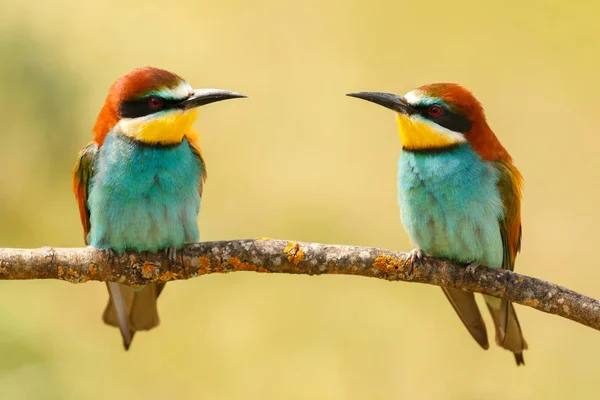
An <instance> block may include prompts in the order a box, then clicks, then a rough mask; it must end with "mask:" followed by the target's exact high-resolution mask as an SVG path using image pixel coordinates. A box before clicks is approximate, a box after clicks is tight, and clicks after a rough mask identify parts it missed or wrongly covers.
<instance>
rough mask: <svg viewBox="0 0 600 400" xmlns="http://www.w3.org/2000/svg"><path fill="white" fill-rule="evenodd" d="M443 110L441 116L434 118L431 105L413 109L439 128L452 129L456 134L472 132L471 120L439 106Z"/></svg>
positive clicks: (418, 106)
mask: <svg viewBox="0 0 600 400" xmlns="http://www.w3.org/2000/svg"><path fill="white" fill-rule="evenodd" d="M438 106H439V107H441V108H442V109H443V111H444V112H442V113H441V115H440V116H433V115H431V113H430V112H429V107H430V105H422V106H420V105H417V106H413V108H414V109H415V110H416V111H417V113H419V114H421V116H422V117H423V118H427V119H428V120H430V121H432V122H435V123H436V124H438V125H439V126H443V127H444V128H446V129H450V130H451V131H454V132H460V133H463V134H464V133H467V132H469V131H470V130H471V120H470V119H469V118H468V117H467V116H466V115H462V114H458V113H455V112H453V111H451V110H449V109H448V108H446V107H444V106H442V105H439V104H438Z"/></svg>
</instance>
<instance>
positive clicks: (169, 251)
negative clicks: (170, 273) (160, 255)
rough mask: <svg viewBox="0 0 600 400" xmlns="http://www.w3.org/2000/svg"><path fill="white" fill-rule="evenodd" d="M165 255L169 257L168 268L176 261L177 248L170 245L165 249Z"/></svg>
mask: <svg viewBox="0 0 600 400" xmlns="http://www.w3.org/2000/svg"><path fill="white" fill-rule="evenodd" d="M165 255H166V256H167V258H168V259H169V268H171V267H173V266H174V265H175V264H176V263H177V248H175V247H173V246H171V247H167V248H166V249H165Z"/></svg>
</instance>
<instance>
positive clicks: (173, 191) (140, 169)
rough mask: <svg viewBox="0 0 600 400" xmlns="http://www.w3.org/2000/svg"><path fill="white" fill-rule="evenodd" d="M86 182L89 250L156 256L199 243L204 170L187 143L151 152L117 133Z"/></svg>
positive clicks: (109, 137)
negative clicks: (145, 253)
mask: <svg viewBox="0 0 600 400" xmlns="http://www.w3.org/2000/svg"><path fill="white" fill-rule="evenodd" d="M94 171H95V173H94V177H93V179H92V180H91V182H90V187H89V196H88V200H87V202H88V207H89V209H90V210H92V212H91V215H90V226H91V230H90V232H89V236H88V239H89V244H90V245H92V246H95V247H98V248H100V249H112V250H114V251H116V252H122V251H125V250H127V249H131V250H135V251H152V252H155V251H158V250H161V249H164V248H167V247H175V248H179V247H182V246H183V244H184V243H185V242H195V241H197V240H198V236H199V232H198V221H197V216H198V212H199V209H200V194H199V192H198V187H199V184H200V180H201V179H202V177H203V176H204V171H203V165H202V163H201V162H199V160H198V158H197V156H196V154H195V153H194V151H193V150H192V148H191V146H190V145H189V143H188V142H187V141H186V140H185V139H184V140H183V142H182V143H181V144H179V145H175V146H170V147H164V146H149V145H144V144H141V143H139V142H136V141H133V140H131V139H129V138H127V137H125V136H124V135H121V134H119V133H117V132H111V133H109V134H108V135H107V136H106V139H105V141H104V144H103V145H102V147H100V149H99V150H98V154H97V155H96V160H95V165H94Z"/></svg>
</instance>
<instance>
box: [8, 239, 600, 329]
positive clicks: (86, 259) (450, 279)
mask: <svg viewBox="0 0 600 400" xmlns="http://www.w3.org/2000/svg"><path fill="white" fill-rule="evenodd" d="M406 259H407V253H400V252H393V251H386V250H381V249H377V248H374V247H359V246H341V245H327V244H318V243H304V242H295V241H286V240H273V239H266V238H264V239H255V240H252V239H249V240H232V241H220V242H203V243H194V244H188V245H186V246H185V248H184V249H183V250H181V251H179V252H178V254H177V261H176V262H175V263H170V262H169V260H168V257H167V255H166V254H163V253H157V254H152V253H148V254H146V253H140V254H137V253H125V254H122V255H117V256H114V257H111V256H109V255H108V254H106V253H104V252H102V251H100V250H97V249H95V248H92V247H86V248H51V247H43V248H40V249H10V248H6V249H1V248H0V279H60V280H64V281H68V282H72V283H81V282H87V281H113V282H121V283H126V284H130V285H143V284H147V283H150V282H167V281H173V280H179V279H189V278H194V277H197V276H200V275H206V274H212V273H227V272H235V271H254V272H266V273H287V274H305V275H321V274H343V275H358V276H366V277H371V278H379V279H386V280H388V281H407V282H418V283H426V284H429V285H437V286H444V287H452V288H458V289H463V290H468V291H472V292H479V293H483V294H488V295H491V296H495V297H499V298H502V299H506V300H508V301H511V302H514V303H518V304H522V305H524V306H528V307H532V308H535V309H537V310H540V311H543V312H546V313H550V314H556V315H560V316H561V317H564V318H568V319H570V320H572V321H575V322H578V323H580V324H583V325H586V326H589V327H590V328H594V329H596V330H600V302H598V300H595V299H592V298H590V297H587V296H584V295H582V294H579V293H576V292H574V291H572V290H569V289H567V288H564V287H561V286H558V285H556V284H554V283H551V282H546V281H543V280H540V279H536V278H532V277H529V276H525V275H520V274H517V273H514V272H511V271H505V270H495V269H490V268H486V267H479V268H476V269H474V270H473V269H471V268H469V269H467V268H465V265H463V264H457V263H454V262H451V261H447V260H441V259H436V258H430V257H424V258H422V259H421V260H418V261H417V262H415V264H414V265H412V266H411V265H410V263H408V264H407V263H406Z"/></svg>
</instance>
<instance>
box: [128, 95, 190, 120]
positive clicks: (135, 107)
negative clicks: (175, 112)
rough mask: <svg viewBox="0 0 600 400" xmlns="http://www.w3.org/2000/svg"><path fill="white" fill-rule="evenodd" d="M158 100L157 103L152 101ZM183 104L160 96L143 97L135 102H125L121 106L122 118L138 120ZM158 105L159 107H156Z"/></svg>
mask: <svg viewBox="0 0 600 400" xmlns="http://www.w3.org/2000/svg"><path fill="white" fill-rule="evenodd" d="M152 99H155V100H156V99H157V100H159V101H158V102H157V101H155V100H154V101H152ZM179 103H181V100H172V99H165V98H162V97H158V96H147V97H141V98H139V99H135V100H125V101H123V102H122V103H121V104H120V105H119V114H121V118H137V117H143V116H144V115H150V114H154V113H156V112H159V111H164V110H168V109H170V108H173V107H175V106H177V105H178V104H179ZM157 104H158V106H156V105H157Z"/></svg>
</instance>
